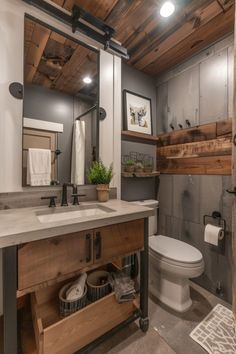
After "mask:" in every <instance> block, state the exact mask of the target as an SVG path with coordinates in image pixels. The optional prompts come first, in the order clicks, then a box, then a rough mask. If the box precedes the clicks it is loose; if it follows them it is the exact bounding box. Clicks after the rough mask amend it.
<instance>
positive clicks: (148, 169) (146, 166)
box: [144, 162, 153, 172]
mask: <svg viewBox="0 0 236 354" xmlns="http://www.w3.org/2000/svg"><path fill="white" fill-rule="evenodd" d="M152 171H153V165H152V163H150V162H147V163H145V164H144V172H152Z"/></svg>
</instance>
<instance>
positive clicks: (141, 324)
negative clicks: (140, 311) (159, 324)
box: [139, 318, 149, 333]
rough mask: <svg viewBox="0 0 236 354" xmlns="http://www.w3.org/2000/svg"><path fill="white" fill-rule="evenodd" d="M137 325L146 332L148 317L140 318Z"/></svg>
mask: <svg viewBox="0 0 236 354" xmlns="http://www.w3.org/2000/svg"><path fill="white" fill-rule="evenodd" d="M139 327H140V329H141V331H143V332H144V333H146V332H147V331H148V328H149V319H148V318H140V320H139Z"/></svg>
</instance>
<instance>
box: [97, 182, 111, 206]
mask: <svg viewBox="0 0 236 354" xmlns="http://www.w3.org/2000/svg"><path fill="white" fill-rule="evenodd" d="M109 191H110V188H109V184H98V185H97V193H98V201H99V202H102V203H104V202H107V201H108V200H109Z"/></svg>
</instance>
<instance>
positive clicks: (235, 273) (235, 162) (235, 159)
mask: <svg viewBox="0 0 236 354" xmlns="http://www.w3.org/2000/svg"><path fill="white" fill-rule="evenodd" d="M234 32H235V33H234V114H233V127H232V129H233V148H232V191H235V193H236V13H235V26H234ZM233 195H234V197H233V211H232V212H233V215H232V223H233V225H232V232H233V237H232V248H233V269H232V278H233V312H234V318H235V329H236V194H233Z"/></svg>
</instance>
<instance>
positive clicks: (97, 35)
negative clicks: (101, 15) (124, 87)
mask: <svg viewBox="0 0 236 354" xmlns="http://www.w3.org/2000/svg"><path fill="white" fill-rule="evenodd" d="M23 1H24V2H26V3H28V4H30V5H33V6H35V7H37V8H38V9H40V10H42V11H44V12H46V13H47V14H49V15H50V16H52V17H54V18H56V19H57V20H59V21H61V22H63V23H65V24H66V25H68V26H71V28H72V32H73V33H74V32H75V31H76V30H78V31H79V32H81V33H83V34H84V35H86V36H88V37H90V38H92V39H94V40H95V41H97V42H99V43H101V44H102V45H103V46H104V48H105V49H107V48H110V49H111V50H112V51H113V52H115V53H116V54H118V55H120V56H122V57H124V58H126V59H128V58H129V56H128V53H127V49H126V48H124V47H122V46H121V45H120V44H119V43H117V42H116V41H114V40H113V39H112V36H113V35H114V33H115V30H114V29H113V28H112V27H110V26H108V25H106V24H105V22H103V21H101V20H100V19H98V18H96V17H95V16H93V15H91V14H90V13H88V12H86V11H84V10H83V9H82V8H81V7H80V6H78V5H74V7H73V9H72V14H70V13H69V12H68V11H66V10H65V9H63V8H62V9H60V8H59V7H58V6H54V5H53V3H51V1H48V0H23Z"/></svg>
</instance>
